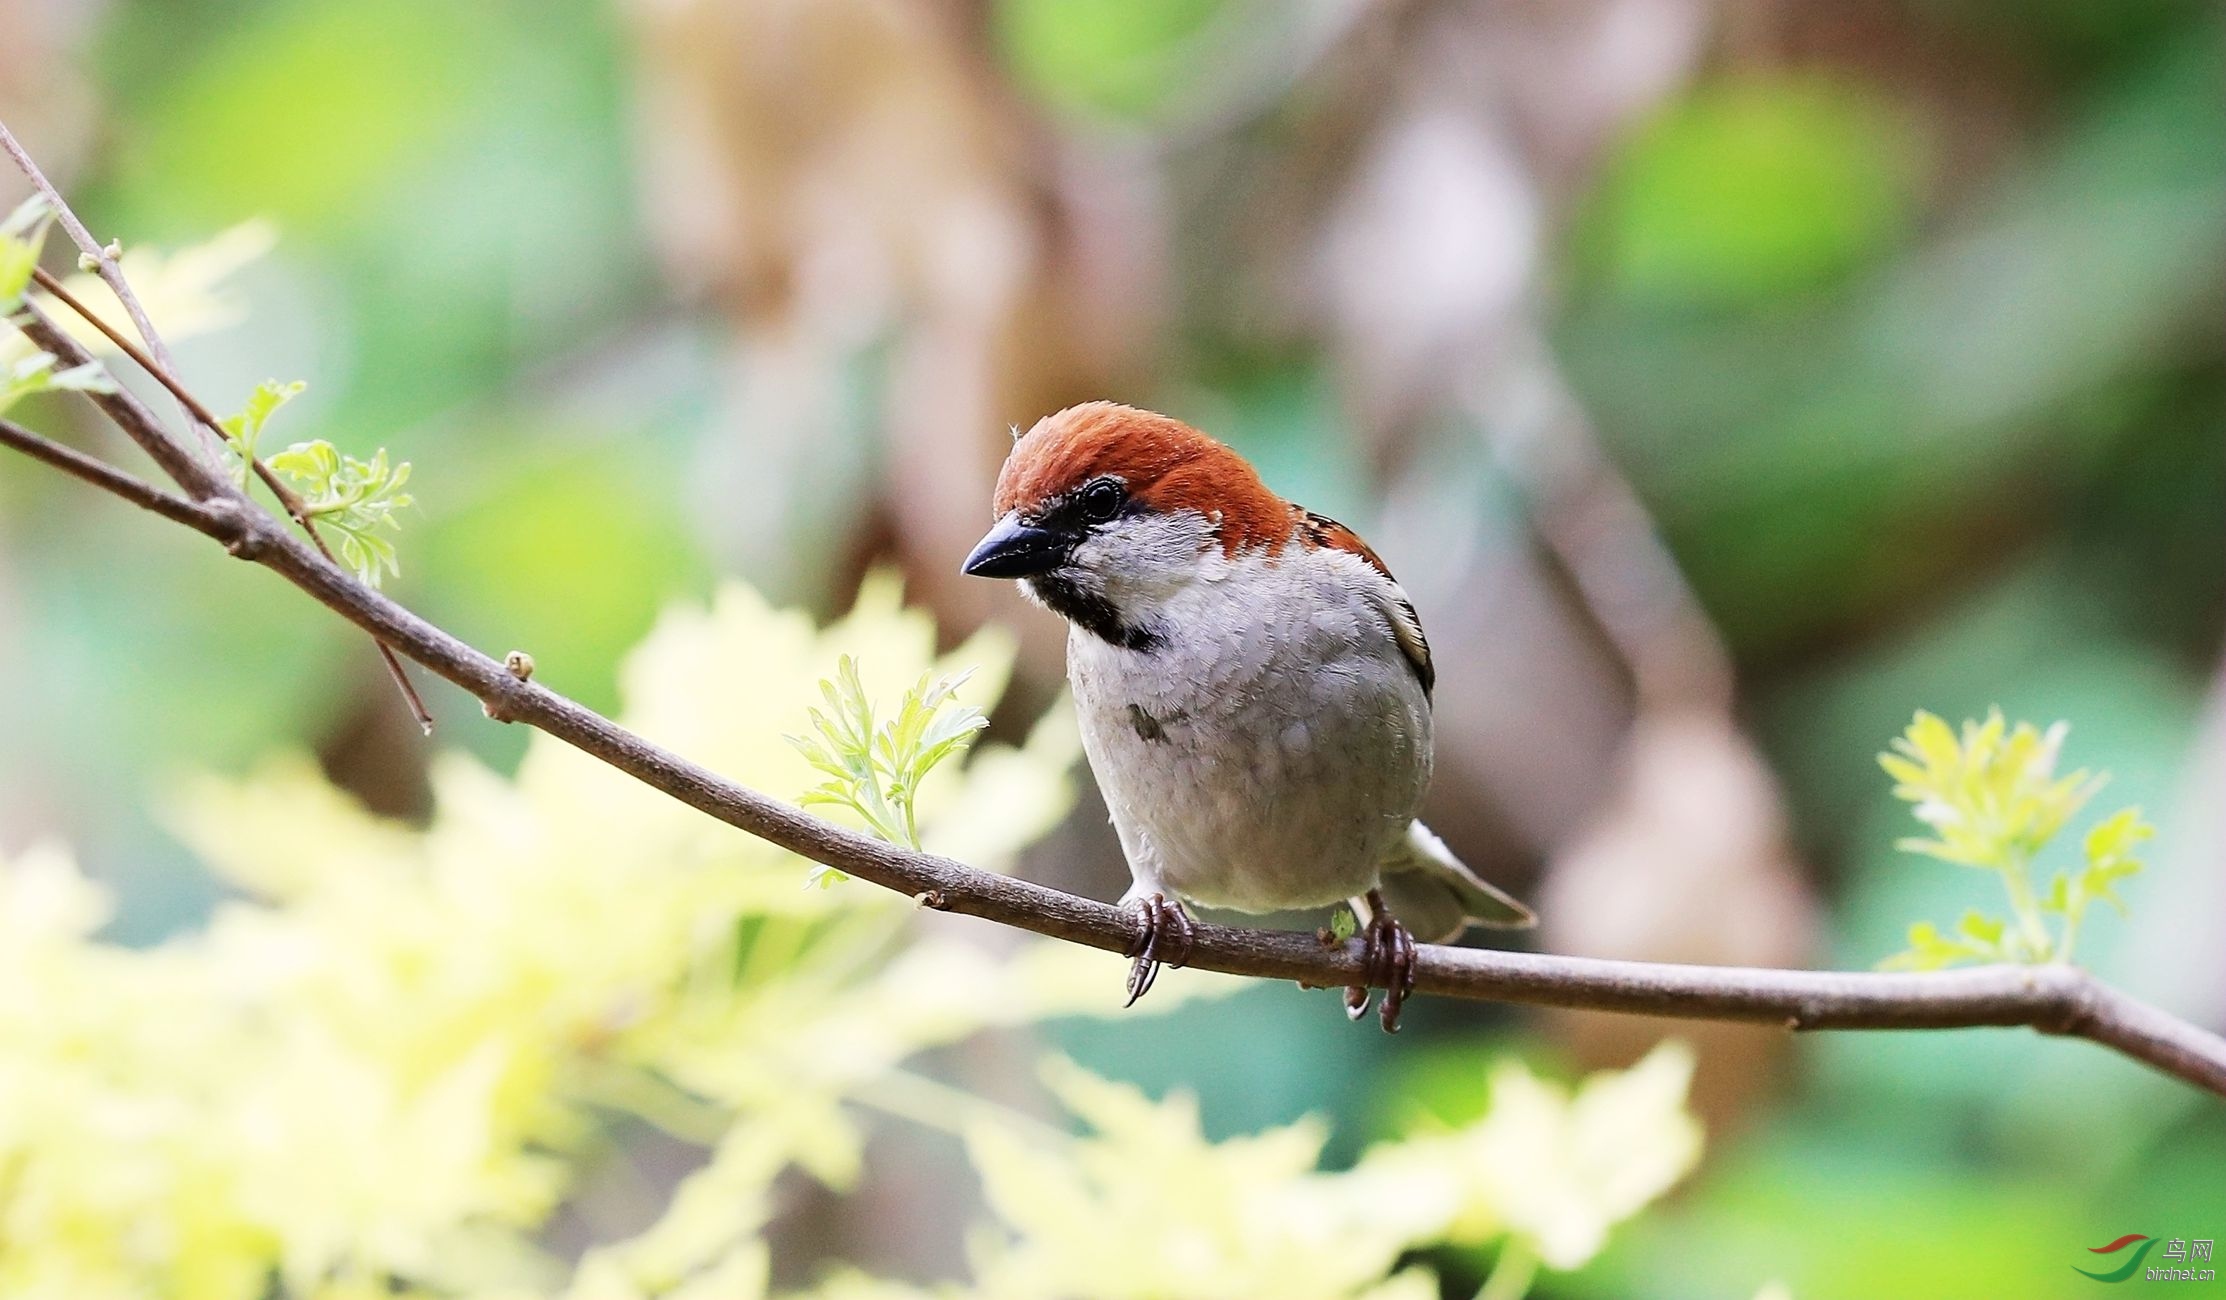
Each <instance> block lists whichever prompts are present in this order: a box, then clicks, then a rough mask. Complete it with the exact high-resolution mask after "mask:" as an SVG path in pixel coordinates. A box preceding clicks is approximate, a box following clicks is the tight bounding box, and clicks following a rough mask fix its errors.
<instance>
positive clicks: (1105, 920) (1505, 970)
mask: <svg viewBox="0 0 2226 1300" xmlns="http://www.w3.org/2000/svg"><path fill="white" fill-rule="evenodd" d="M116 409H121V410H124V411H126V412H130V411H137V412H139V413H140V414H139V415H138V416H135V417H133V418H151V417H146V416H145V408H144V407H136V406H135V407H121V408H115V409H111V411H110V413H111V415H114V414H115V413H116ZM34 438H35V435H34ZM5 441H7V442H9V443H10V444H11V445H19V446H22V447H23V449H24V450H26V451H29V452H31V453H32V454H33V455H36V456H38V457H39V458H40V459H41V460H44V461H46V462H47V463H49V464H58V466H59V467H60V468H63V469H65V470H67V471H68V472H70V473H72V474H75V475H77V477H79V478H81V479H84V480H85V481H87V482H90V483H93V484H94V485H95V486H98V487H103V488H106V489H107V490H109V491H111V492H115V493H116V494H117V495H119V496H122V497H124V498H125V499H126V500H130V501H132V502H133V503H134V504H136V505H142V506H145V507H146V508H148V509H152V510H156V511H158V513H161V514H162V515H163V516H164V517H165V518H170V519H175V520H176V521H178V522H180V523H183V524H185V525H187V526H188V527H191V528H193V529H196V530H197V531H199V532H201V533H204V534H206V535H207V536H209V537H211V538H213V539H215V540H217V541H219V542H221V543H223V544H224V545H225V547H226V549H227V550H229V551H230V552H231V553H232V554H234V555H238V556H240V557H242V558H245V559H250V560H254V561H255V562H257V563H260V564H262V565H264V566H266V567H268V568H270V569H272V570H273V571H275V572H277V573H278V574H280V575H281V576H283V577H284V578H286V579H287V580H288V581H290V582H292V583H293V584H294V585H295V586H297V587H299V588H301V589H302V590H303V591H305V592H307V593H308V594H309V595H310V596H311V597H313V598H314V599H316V600H317V601H319V602H320V603H322V604H324V605H325V606H326V607H327V608H329V609H331V610H333V611H334V612H335V613H337V614H339V615H340V616H341V617H343V618H345V619H347V620H348V621H349V622H351V623H354V624H355V625H356V626H358V627H360V628H362V629H364V630H365V631H367V632H369V633H371V634H372V635H373V636H375V637H378V638H379V639H380V640H381V641H383V642H385V643H387V644H389V645H392V646H394V647H395V648H396V649H398V650H400V651H401V652H402V653H403V654H404V655H407V656H408V657H409V658H411V659H413V660H415V661H416V662H418V663H420V664H422V665H424V666H425V667H426V668H428V669H430V670H431V671H433V672H435V673H437V674H439V675H440V676H441V677H443V678H446V679H447V680H448V681H451V682H453V683H455V684H456V685H457V686H459V687H461V688H463V689H464V690H466V691H468V692H470V693H471V694H472V695H474V696H476V697H477V698H478V699H479V700H480V701H481V703H482V704H483V705H485V706H486V708H487V711H488V712H489V713H490V714H491V715H493V716H496V717H500V718H504V719H509V720H515V721H519V722H524V723H527V724H529V725H531V726H534V727H536V728H539V729H540V730H542V731H544V732H547V733H548V734H549V735H551V736H554V737H555V738H557V739H558V740H561V741H563V742H565V743H566V744H568V745H571V746H573V747H574V748H576V749H579V750H580V751H582V752H583V753H586V754H588V755H591V756H592V757H594V758H597V759H600V760H601V761H603V762H604V763H607V764H609V765H610V766H612V767H614V768H617V769H618V770H619V771H621V772H624V773H626V774H627V775H629V776H631V777H633V778H635V779H636V780H638V781H641V782H642V783H643V784H645V785H648V786H650V787H651V788H653V789H656V790H658V791H660V792H662V793H664V794H666V795H669V796H671V797H672V798H674V799H676V800H678V801H680V802H681V803H684V804H686V805H688V806H689V807H691V808H694V809H696V810H697V811H699V812H703V813H705V814H708V815H709V816H712V817H715V818H717V819H719V820H720V821H722V822H725V823H726V824H727V825H729V826H733V827H735V828H736V829H738V830H741V831H744V832H747V833H748V834H751V835H755V836H757V837H758V838H760V839H763V840H765V841H767V842H769V843H772V844H774V845H777V846H779V847H781V848H783V849H786V850H788V851H789V852H791V853H795V854H797V855H798V856H800V857H804V858H809V859H810V860H812V861H814V862H818V863H822V864H824V865H826V866H830V867H834V868H836V869H837V870H840V871H843V872H845V873H847V874H849V875H852V876H856V877H858V878H859V879H861V880H865V881H867V882H869V883H872V884H875V885H879V886H881V887H883V888H885V889H892V890H896V891H898V892H900V893H903V894H905V895H907V896H911V897H917V896H919V895H921V894H926V893H930V892H932V893H933V894H934V895H935V896H936V897H938V898H940V899H941V900H942V905H943V907H944V909H945V910H948V911H953V912H963V913H966V914H968V915H970V916H978V917H983V918H985V919H988V920H991V921H996V922H999V923H1001V924H1004V925H1009V926H1014V927H1016V928H1019V929H1023V930H1028V931H1031V932H1033V933H1036V934H1040V935H1046V936H1048V937H1050V938H1054V939H1061V940H1064V941H1066V942H1069V943H1079V944H1084V945H1086V946H1089V947H1092V948H1099V949H1102V950H1104V951H1107V952H1112V953H1120V952H1123V951H1124V950H1125V949H1126V948H1127V947H1128V945H1129V943H1130V941H1131V940H1132V939H1133V937H1134V931H1133V925H1134V921H1133V918H1132V917H1131V915H1130V914H1129V913H1127V912H1124V911H1123V910H1121V909H1119V908H1116V907H1113V906H1111V905H1110V904H1106V903H1100V902H1096V901H1094V900H1091V899H1086V898H1079V897H1076V896H1075V895H1073V894H1068V893H1064V892H1061V891H1059V890H1056V889H1051V888H1048V887H1046V886H1043V885H1038V884H1034V883H1032V882H1029V881H1025V880H1015V879H1013V878H1011V877H1008V876H1001V875H998V874H996V873H994V872H989V871H983V870H980V869H978V868H974V867H969V866H967V865H966V864H964V863H961V862H956V861H953V860H951V859H949V858H944V857H938V856H935V855H933V854H928V853H917V852H914V851H912V850H909V849H904V848H900V847H898V846H896V845H893V844H889V843H886V842H884V841H881V840H876V839H872V838H869V837H867V836H864V835H861V834H858V833H857V832H855V831H850V830H846V829H844V828H842V827H839V826H836V825H834V824H832V823H829V822H824V821H821V820H819V819H818V818H816V817H812V816H810V815H809V814H807V813H805V812H803V811H802V810H801V809H798V808H796V807H793V806H792V805H790V804H787V803H784V802H782V801H781V800H778V799H775V798H772V797H770V796H768V795H764V794H760V793H758V792H757V791H755V790H751V789H749V788H747V787H744V786H741V785H737V784H735V783H734V782H732V781H729V780H727V779H725V778H724V777H721V776H719V775H718V774H716V773H714V772H711V771H708V770H706V769H704V768H702V767H698V766H697V765H696V764H694V763H691V762H689V761H688V760H687V759H684V758H682V757H680V756H679V755H677V754H674V753H672V752H670V751H668V750H665V749H662V748H660V747H658V746H656V745H654V744H651V743H650V742H649V741H647V740H644V739H643V738H641V737H640V736H637V735H635V734H634V733H632V732H630V731H628V730H626V729H625V728H623V727H621V726H619V725H618V724H617V723H615V722H612V721H611V720H610V719H608V718H606V717H603V716H602V715H601V714H599V713H596V712H595V711H593V710H591V709H589V708H586V707H585V706H583V705H581V704H579V703H577V702H575V701H573V700H571V699H568V698H566V697H564V696H562V695H559V694H557V693H556V692H554V691H551V690H549V689H548V688H547V687H544V686H542V685H540V684H538V683H536V682H532V681H527V680H521V679H520V678H519V677H518V676H516V675H515V674H514V673H512V672H511V671H510V670H509V669H508V668H507V667H505V666H504V664H503V663H502V662H501V661H500V660H497V659H494V658H492V657H491V656H488V655H485V654H482V653H480V652H479V651H478V650H475V649H473V648H472V647H471V646H469V645H467V644H465V643H464V642H462V641H460V640H458V639H457V638H456V637H454V636H451V635H450V634H448V633H447V632H445V631H443V630H442V629H440V628H438V627H436V626H434V625H433V624H431V623H429V622H427V621H425V620H424V619H422V618H420V617H418V616H417V615H416V614H414V613H412V612H410V611H409V610H408V609H405V608H403V607H402V606H401V605H399V604H397V603H395V602H394V601H393V600H392V599H390V598H389V597H387V596H385V595H384V594H382V593H380V592H378V591H376V590H374V589H372V588H371V587H369V586H366V585H365V584H363V583H361V582H359V581H357V580H356V579H355V578H354V577H353V576H352V575H350V574H349V573H347V572H346V571H345V570H343V569H342V568H340V567H339V566H338V565H335V564H333V563H332V562H331V561H329V560H327V559H325V558H324V557H323V556H320V555H318V554H317V553H316V552H315V551H314V550H312V549H311V548H309V547H308V546H305V545H304V544H303V543H302V542H301V540H300V539H299V538H297V537H296V536H294V535H293V534H292V533H290V532H288V531H287V530H286V529H285V528H284V527H283V526H282V525H281V524H280V523H279V521H278V520H277V519H275V518H273V517H272V516H271V515H269V514H267V513H265V512H264V511H262V510H259V509H256V508H254V507H253V506H252V505H249V504H248V503H247V502H246V501H245V500H244V499H243V498H240V497H238V496H236V495H227V496H221V497H215V498H211V499H209V500H204V501H188V500H185V499H183V498H176V497H167V498H162V499H161V500H160V501H159V502H157V501H153V500H149V499H147V494H148V492H149V491H150V490H149V489H146V488H145V485H143V484H137V483H136V480H130V479H129V478H128V476H121V475H117V474H116V473H114V472H113V471H108V472H88V471H87V470H86V468H85V467H84V466H83V465H81V464H79V459H80V458H78V457H76V456H75V454H74V453H66V454H65V455H64V456H63V457H61V458H60V459H59V460H57V458H55V457H54V456H53V455H52V454H51V453H50V452H48V451H47V450H46V449H45V448H43V447H40V446H39V445H38V443H39V442H43V440H36V441H35V442H33V443H31V444H24V443H23V442H22V440H21V439H19V438H16V437H15V436H13V435H12V434H11V435H9V436H8V437H7V438H6V439H5ZM1188 964H1189V965H1191V966H1196V967H1200V968H1203V969H1207V970H1216V971H1226V972H1228V973H1231V974H1236V975H1253V976H1262V977H1268V978H1274V979H1287V980H1296V981H1298V982H1300V983H1302V984H1308V985H1313V986H1318V987H1325V988H1342V987H1345V986H1348V985H1353V984H1360V983H1365V982H1367V981H1368V978H1369V977H1368V972H1367V963H1366V962H1365V961H1364V959H1363V956H1362V945H1361V943H1360V942H1359V941H1358V940H1357V939H1355V940H1348V941H1347V942H1345V943H1343V944H1340V945H1336V946H1334V947H1329V948H1324V947H1323V946H1322V944H1321V942H1320V941H1319V940H1318V939H1317V938H1316V937H1315V936H1313V935H1302V934H1287V933H1281V932H1274V931H1265V930H1250V929H1237V928H1233V927H1229V926H1221V925H1210V924H1200V925H1198V926H1197V927H1196V934H1195V936H1194V938H1193V940H1192V943H1191V947H1190V955H1189V962H1188ZM1415 987H1416V988H1417V989H1418V990H1419V991H1421V992H1425V993H1434V994H1439V995H1442V996H1447V997H1459V998H1476V999H1484V1000H1489V1001H1497V1002H1516V1003H1525V1004H1529V1005H1534V1006H1552V1007H1572V1008H1582V1009H1587V1010H1595V1011H1620V1012H1627V1013H1630V1014H1634V1015H1646V1016H1664V1017H1673V1018H1680V1019H1690V1020H1729V1021H1748V1022H1755V1023H1764V1024H1778V1025H1783V1026H1785V1027H1786V1028H1788V1029H1795V1030H1808V1029H1952V1028H1966V1027H1975V1026H2013V1025H2022V1026H2027V1027H2030V1028H2033V1029H2037V1030H2039V1031H2041V1032H2043V1033H2048V1034H2062V1035H2069V1036H2073V1037H2079V1038H2086V1039H2089V1040H2091V1041H2093V1042H2096V1043H2100V1044H2102V1045H2104V1046H2106V1047H2110V1048H2112V1049H2114V1050H2116V1051H2118V1052H2121V1053H2123V1054H2124V1055H2126V1056H2128V1057H2131V1058H2133V1059H2135V1060H2138V1061H2141V1062H2144V1063H2146V1064H2148V1065H2150V1066H2152V1067H2154V1068H2156V1069H2158V1070H2160V1071H2163V1072H2164V1073H2166V1074H2170V1075H2172V1076H2174V1077H2176V1078H2179V1079H2183V1080H2185V1081H2187V1082H2188V1083H2191V1084H2194V1085H2195V1086H2197V1087H2199V1088H2203V1089H2206V1090H2208V1091H2210V1092H2213V1093H2216V1094H2218V1095H2220V1096H2226V1039H2222V1038H2220V1037H2219V1036H2218V1035H2216V1034H2213V1033H2210V1032H2208V1031H2206V1030H2203V1029H2201V1028H2198V1027H2197V1026H2195V1025H2192V1024H2189V1023H2187V1022H2186V1021H2183V1020H2179V1019H2177V1018H2175V1017H2173V1016H2171V1015H2169V1014H2167V1013H2165V1012H2164V1011H2162V1010H2159V1009H2158V1008H2156V1007H2153V1006H2150V1005H2148V1004H2146V1003H2143V1002H2140V1001H2138V1000H2136V999H2134V998H2132V997H2130V996H2128V995H2126V994H2124V993H2120V992H2118V991H2117V990H2115V989H2112V988H2109V987H2108V986H2106V985H2104V984H2102V983H2101V982H2099V981H2097V980H2096V979H2095V978H2094V977H2092V976H2090V975H2089V974H2087V973H2086V972H2085V971H2083V970H2080V969H2078V968H2076V967H2072V966H2061V965H2057V966H1983V967H1978V968H1974V969H1968V970H1954V971H1937V972H1927V973H1918V974H1898V973H1894V974H1889V973H1873V972H1860V973H1858V972H1842V971H1789V970H1763V969H1750V968H1743V967H1728V966H1723V967H1719V966H1680V965H1669V964H1664V963H1658V962H1627V961H1606V960H1601V959H1597V958H1587V957H1556V956H1547V955H1539V954H1531V953H1514V952H1496V951H1490V950H1485V949H1474V948H1449V947H1440V946H1435V945H1424V946H1423V947H1422V948H1421V949H1420V962H1419V965H1418V969H1417V971H1416V976H1415Z"/></svg>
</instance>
